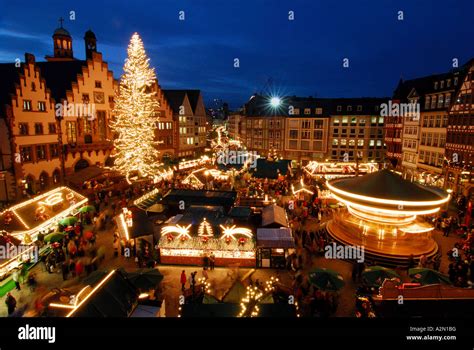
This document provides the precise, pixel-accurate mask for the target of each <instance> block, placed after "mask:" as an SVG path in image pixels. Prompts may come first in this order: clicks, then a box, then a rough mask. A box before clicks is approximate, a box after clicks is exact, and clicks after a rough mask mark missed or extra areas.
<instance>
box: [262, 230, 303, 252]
mask: <svg viewBox="0 0 474 350" xmlns="http://www.w3.org/2000/svg"><path fill="white" fill-rule="evenodd" d="M257 247H258V248H294V247H295V240H294V238H293V236H292V235H291V229H289V228H287V227H284V228H259V229H257Z"/></svg>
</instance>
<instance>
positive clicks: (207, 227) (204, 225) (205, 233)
mask: <svg viewBox="0 0 474 350" xmlns="http://www.w3.org/2000/svg"><path fill="white" fill-rule="evenodd" d="M198 236H199V237H203V238H210V237H214V233H213V231H212V226H211V224H210V223H209V222H208V221H207V220H206V218H204V220H203V221H202V222H201V223H200V224H199V228H198Z"/></svg>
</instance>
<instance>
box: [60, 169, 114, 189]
mask: <svg viewBox="0 0 474 350" xmlns="http://www.w3.org/2000/svg"><path fill="white" fill-rule="evenodd" d="M105 171H107V170H106V169H103V168H99V167H97V166H89V167H87V168H85V169H81V170H79V171H76V172H75V173H74V174H71V175H69V176H68V177H67V182H68V183H69V184H71V185H73V186H77V187H81V186H82V184H83V183H84V182H85V181H89V180H92V179H93V178H95V177H98V176H99V175H102V174H103V173H104V172H105Z"/></svg>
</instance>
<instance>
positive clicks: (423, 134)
mask: <svg viewBox="0 0 474 350" xmlns="http://www.w3.org/2000/svg"><path fill="white" fill-rule="evenodd" d="M421 144H422V145H423V146H424V145H426V132H423V133H421Z"/></svg>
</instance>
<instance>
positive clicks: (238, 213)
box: [229, 206, 252, 219]
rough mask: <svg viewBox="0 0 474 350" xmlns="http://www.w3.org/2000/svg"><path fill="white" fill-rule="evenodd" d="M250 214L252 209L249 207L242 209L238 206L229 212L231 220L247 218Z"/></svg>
mask: <svg viewBox="0 0 474 350" xmlns="http://www.w3.org/2000/svg"><path fill="white" fill-rule="evenodd" d="M251 214H252V209H251V208H250V207H243V206H238V207H233V208H232V209H231V210H230V212H229V216H230V217H233V218H244V219H246V218H248V217H250V215H251Z"/></svg>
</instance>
